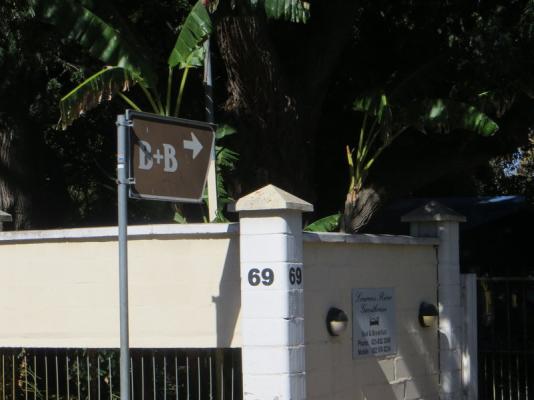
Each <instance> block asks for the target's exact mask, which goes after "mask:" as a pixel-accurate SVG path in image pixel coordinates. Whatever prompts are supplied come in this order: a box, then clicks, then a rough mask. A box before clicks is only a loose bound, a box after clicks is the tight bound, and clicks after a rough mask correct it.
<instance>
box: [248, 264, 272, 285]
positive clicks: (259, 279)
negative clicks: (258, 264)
mask: <svg viewBox="0 0 534 400" xmlns="http://www.w3.org/2000/svg"><path fill="white" fill-rule="evenodd" d="M273 282H274V272H273V270H272V269H271V268H264V269H262V270H259V269H258V268H252V269H250V270H249V271H248V283H249V284H250V286H258V285H259V284H260V283H261V284H263V285H265V286H271V285H272V284H273Z"/></svg>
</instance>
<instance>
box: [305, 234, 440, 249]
mask: <svg viewBox="0 0 534 400" xmlns="http://www.w3.org/2000/svg"><path fill="white" fill-rule="evenodd" d="M302 236H303V240H304V242H311V243H316V242H322V243H350V244H377V245H390V244H397V245H415V246H436V245H439V243H440V241H439V239H437V238H426V237H425V238H421V237H415V236H402V235H375V234H369V233H364V234H361V233H359V234H355V235H351V234H348V233H339V232H303V235H302Z"/></svg>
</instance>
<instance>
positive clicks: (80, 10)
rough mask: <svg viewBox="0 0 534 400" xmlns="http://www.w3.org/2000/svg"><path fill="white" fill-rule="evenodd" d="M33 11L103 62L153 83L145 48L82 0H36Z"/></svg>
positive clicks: (151, 85)
mask: <svg viewBox="0 0 534 400" xmlns="http://www.w3.org/2000/svg"><path fill="white" fill-rule="evenodd" d="M35 13H36V16H37V17H38V18H40V19H42V20H45V21H47V22H49V23H50V24H52V25H54V26H55V27H56V28H57V29H59V30H60V31H61V32H62V33H63V34H64V35H65V36H66V37H68V38H69V39H72V40H75V41H77V42H78V43H80V45H81V46H82V47H84V48H85V49H86V50H87V51H88V52H89V53H90V54H91V55H92V56H93V57H96V58H98V59H99V60H100V61H102V62H103V63H105V64H107V65H113V66H118V67H122V68H124V69H126V70H128V72H129V73H130V74H131V75H133V76H135V77H136V79H143V80H144V81H145V84H146V85H147V86H150V87H155V86H156V85H157V73H156V70H155V68H154V63H153V62H152V61H151V60H150V52H149V50H148V49H146V48H143V47H141V45H140V43H139V42H138V41H136V40H135V38H134V37H130V35H125V34H123V32H121V31H120V30H118V29H116V28H115V27H114V26H112V25H111V24H109V23H108V22H106V21H105V20H104V19H102V18H101V17H99V16H98V15H96V14H95V13H94V12H93V11H92V10H90V9H89V8H87V7H85V6H84V5H83V4H81V3H79V2H73V1H68V0H39V1H37V7H36V9H35Z"/></svg>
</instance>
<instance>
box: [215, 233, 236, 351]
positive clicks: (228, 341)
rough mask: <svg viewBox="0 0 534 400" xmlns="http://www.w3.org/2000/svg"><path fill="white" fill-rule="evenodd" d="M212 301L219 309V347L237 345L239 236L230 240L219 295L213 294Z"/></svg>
mask: <svg viewBox="0 0 534 400" xmlns="http://www.w3.org/2000/svg"><path fill="white" fill-rule="evenodd" d="M212 301H213V302H214V303H215V307H216V309H217V312H216V313H217V314H216V315H217V347H218V348H225V347H232V346H234V347H235V346H236V343H237V342H236V334H237V333H238V332H239V329H238V328H239V327H238V326H237V321H238V318H239V311H240V310H241V287H240V280H239V238H238V237H236V238H232V239H231V240H230V244H229V246H228V252H227V254H226V259H225V261H224V267H223V272H222V276H221V280H220V283H219V295H218V296H212Z"/></svg>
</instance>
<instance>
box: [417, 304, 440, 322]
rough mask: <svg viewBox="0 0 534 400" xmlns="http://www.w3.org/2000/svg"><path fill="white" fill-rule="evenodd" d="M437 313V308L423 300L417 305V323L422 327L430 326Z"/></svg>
mask: <svg viewBox="0 0 534 400" xmlns="http://www.w3.org/2000/svg"><path fill="white" fill-rule="evenodd" d="M438 315H439V312H438V309H437V308H436V306H435V305H434V304H431V303H427V302H425V301H423V302H422V303H421V305H420V306H419V323H420V324H421V326H422V327H423V328H428V327H429V326H432V324H433V323H434V321H435V320H436V317H437V316H438Z"/></svg>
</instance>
